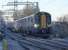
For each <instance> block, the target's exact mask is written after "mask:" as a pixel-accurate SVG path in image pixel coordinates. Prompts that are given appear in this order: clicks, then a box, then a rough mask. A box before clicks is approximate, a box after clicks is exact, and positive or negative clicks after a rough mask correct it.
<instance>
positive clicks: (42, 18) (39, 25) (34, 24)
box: [12, 12, 51, 36]
mask: <svg viewBox="0 0 68 50" xmlns="http://www.w3.org/2000/svg"><path fill="white" fill-rule="evenodd" d="M50 24H51V14H50V13H48V12H38V13H36V14H33V15H30V16H26V17H23V18H21V19H18V20H15V21H14V29H13V30H12V31H15V32H23V33H26V34H29V35H35V36H42V35H43V36H44V35H48V34H49V29H50Z"/></svg>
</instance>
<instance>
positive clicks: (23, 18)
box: [15, 14, 34, 22]
mask: <svg viewBox="0 0 68 50" xmlns="http://www.w3.org/2000/svg"><path fill="white" fill-rule="evenodd" d="M33 16H34V14H32V15H30V16H25V17H23V18H20V19H18V20H15V22H17V21H19V20H22V19H26V18H29V17H33Z"/></svg>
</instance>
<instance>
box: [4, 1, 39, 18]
mask: <svg viewBox="0 0 68 50" xmlns="http://www.w3.org/2000/svg"><path fill="white" fill-rule="evenodd" d="M18 5H26V6H27V8H28V5H32V6H33V7H35V8H36V11H39V7H38V2H29V1H28V0H27V2H18V1H17V0H14V2H8V3H7V5H4V6H14V10H13V17H17V10H18V9H17V8H18ZM33 13H35V11H33Z"/></svg>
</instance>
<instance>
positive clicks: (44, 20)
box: [33, 12, 51, 35]
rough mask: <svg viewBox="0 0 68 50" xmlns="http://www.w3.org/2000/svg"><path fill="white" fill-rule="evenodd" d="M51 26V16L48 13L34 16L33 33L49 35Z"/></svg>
mask: <svg viewBox="0 0 68 50" xmlns="http://www.w3.org/2000/svg"><path fill="white" fill-rule="evenodd" d="M50 24H51V15H50V14H49V13H47V12H39V13H37V14H36V15H35V16H34V28H33V32H35V33H36V34H38V35H39V34H48V31H49V27H48V25H50Z"/></svg>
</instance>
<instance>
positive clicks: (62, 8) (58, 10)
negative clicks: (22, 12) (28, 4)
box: [0, 0, 68, 20]
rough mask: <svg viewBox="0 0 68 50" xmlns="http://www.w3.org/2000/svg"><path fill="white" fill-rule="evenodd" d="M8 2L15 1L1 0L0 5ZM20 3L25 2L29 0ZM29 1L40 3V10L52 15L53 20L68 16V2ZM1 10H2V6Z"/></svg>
mask: <svg viewBox="0 0 68 50" xmlns="http://www.w3.org/2000/svg"><path fill="white" fill-rule="evenodd" d="M8 1H14V0H0V5H2V4H6V3H7V2H8ZM18 1H22V2H23V1H27V0H18ZM28 1H38V2H39V7H40V10H41V11H45V12H49V13H50V14H51V15H52V20H56V19H57V16H62V15H65V14H68V0H28ZM5 8H6V7H5ZM0 9H2V7H1V6H0Z"/></svg>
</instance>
